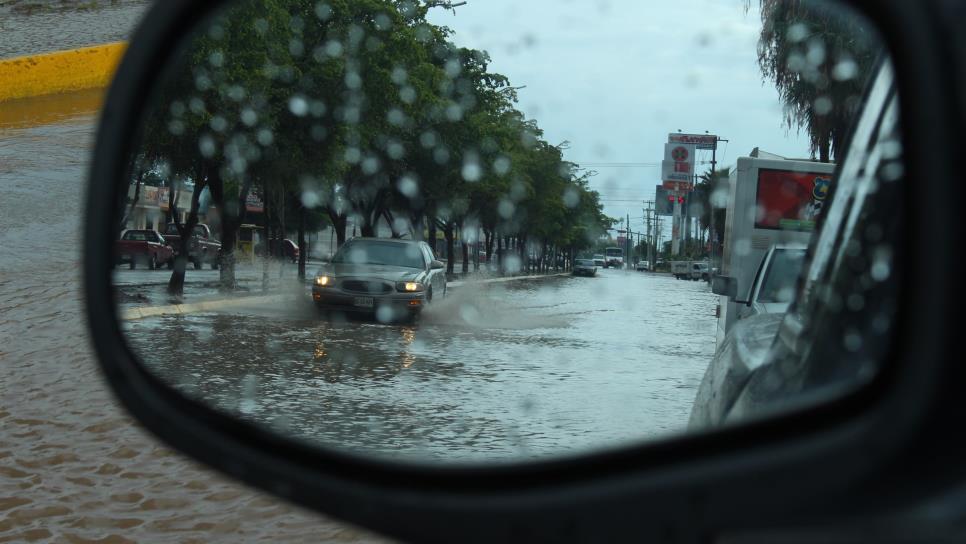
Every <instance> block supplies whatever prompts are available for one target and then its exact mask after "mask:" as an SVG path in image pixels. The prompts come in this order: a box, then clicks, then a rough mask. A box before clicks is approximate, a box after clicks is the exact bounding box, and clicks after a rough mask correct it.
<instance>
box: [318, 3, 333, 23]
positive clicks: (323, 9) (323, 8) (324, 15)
mask: <svg viewBox="0 0 966 544" xmlns="http://www.w3.org/2000/svg"><path fill="white" fill-rule="evenodd" d="M315 16H316V17H318V18H319V19H321V20H323V21H327V20H329V17H332V8H331V7H330V6H329V5H328V4H326V3H325V2H319V3H318V4H316V5H315Z"/></svg>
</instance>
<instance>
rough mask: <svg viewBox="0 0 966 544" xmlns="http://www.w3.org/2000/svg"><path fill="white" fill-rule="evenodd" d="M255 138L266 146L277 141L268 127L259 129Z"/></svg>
mask: <svg viewBox="0 0 966 544" xmlns="http://www.w3.org/2000/svg"><path fill="white" fill-rule="evenodd" d="M255 138H256V139H257V140H258V143H260V144H261V145H263V146H266V147H267V146H270V145H272V142H274V141H275V135H274V134H272V131H271V130H269V129H267V128H263V129H261V130H259V131H258V134H257V135H256V136H255Z"/></svg>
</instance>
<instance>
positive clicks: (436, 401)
mask: <svg viewBox="0 0 966 544" xmlns="http://www.w3.org/2000/svg"><path fill="white" fill-rule="evenodd" d="M302 301H303V302H302V304H295V305H293V304H291V303H285V304H279V305H278V306H276V307H272V306H269V307H266V306H259V307H252V308H242V309H238V308H232V309H231V310H230V311H225V312H222V313H206V314H195V315H187V316H164V317H154V318H149V319H143V320H136V321H131V322H128V323H127V330H128V334H129V340H130V342H131V344H132V346H133V347H134V348H135V351H137V352H139V353H140V354H141V355H142V357H143V359H144V360H145V362H146V364H147V365H148V366H149V367H150V368H151V369H152V370H153V371H155V372H156V373H157V374H158V375H159V376H161V377H162V378H164V379H165V380H167V381H169V382H170V383H172V384H174V385H175V386H176V387H178V388H179V389H181V390H182V391H184V392H186V393H187V394H190V395H192V396H195V397H196V398H199V399H201V400H203V401H205V402H208V403H211V404H213V405H215V406H217V407H219V408H220V409H222V410H225V411H228V412H231V413H233V414H237V415H239V416H241V417H245V418H247V419H250V420H253V421H256V422H258V423H260V424H264V425H267V426H269V427H271V428H273V429H274V430H276V431H279V432H281V433H284V434H288V435H292V436H297V437H299V438H301V439H304V440H307V441H310V442H313V443H319V444H323V445H326V446H336V447H339V448H343V449H346V450H350V451H353V452H357V453H359V452H366V453H370V454H373V455H379V456H392V457H394V458H398V457H400V456H405V457H409V458H410V459H412V460H417V461H419V460H422V461H428V460H432V461H434V462H439V461H449V462H467V461H496V460H498V461H514V460H522V459H528V458H534V457H548V456H559V455H566V454H573V453H582V452H586V451H591V450H597V449H602V448H608V447H615V446H619V445H624V444H626V443H629V442H638V441H642V440H645V439H648V438H654V437H656V436H660V435H663V434H666V433H670V432H674V431H682V430H684V428H685V426H686V424H687V419H688V415H689V413H690V408H691V403H692V402H693V400H694V395H695V392H696V389H697V386H698V384H699V382H700V380H701V377H702V375H703V373H704V370H705V368H706V367H707V364H708V361H709V360H710V359H711V356H712V354H713V350H714V331H715V329H714V327H715V320H714V316H713V311H714V304H715V302H716V300H715V297H714V295H712V294H711V293H710V291H709V289H708V286H707V284H706V283H700V282H689V281H677V280H674V279H672V278H670V277H668V276H666V275H657V274H649V273H639V272H634V271H618V270H602V271H600V274H599V276H598V277H596V278H575V277H564V278H551V279H543V280H535V281H527V282H519V283H508V284H500V285H491V286H489V287H480V286H474V285H472V284H469V285H467V286H464V287H462V288H459V289H454V290H452V292H451V293H450V296H449V297H447V298H446V299H444V300H442V301H436V302H434V304H433V305H432V306H430V307H429V308H428V309H427V311H426V312H425V314H424V315H423V317H422V318H421V319H420V320H419V321H417V322H416V323H407V324H390V325H386V324H381V323H378V322H375V321H373V320H371V319H350V320H345V319H334V320H333V319H332V318H327V317H325V316H320V315H319V314H318V313H317V312H316V311H315V309H314V308H313V307H312V305H311V303H310V301H309V299H308V297H307V296H305V297H303V298H302Z"/></svg>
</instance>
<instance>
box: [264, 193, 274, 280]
mask: <svg viewBox="0 0 966 544" xmlns="http://www.w3.org/2000/svg"><path fill="white" fill-rule="evenodd" d="M262 198H264V201H263V202H262V205H263V208H262V210H263V212H262V228H263V230H264V232H265V242H264V244H265V245H264V246H262V292H266V291H268V263H269V261H271V260H272V258H273V257H275V251H273V249H274V248H272V226H273V225H272V216H273V215H274V214H273V213H272V202H273V199H272V191H271V190H270V189H269V188H268V183H267V182H265V183H262Z"/></svg>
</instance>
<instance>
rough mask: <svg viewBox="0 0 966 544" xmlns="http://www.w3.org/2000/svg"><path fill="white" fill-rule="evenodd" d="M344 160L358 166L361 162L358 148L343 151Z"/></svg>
mask: <svg viewBox="0 0 966 544" xmlns="http://www.w3.org/2000/svg"><path fill="white" fill-rule="evenodd" d="M344 158H345V162H347V163H349V164H358V163H359V161H361V160H362V151H360V150H359V148H358V147H350V148H348V149H346V150H345V155H344Z"/></svg>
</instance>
